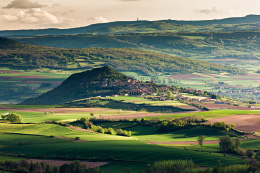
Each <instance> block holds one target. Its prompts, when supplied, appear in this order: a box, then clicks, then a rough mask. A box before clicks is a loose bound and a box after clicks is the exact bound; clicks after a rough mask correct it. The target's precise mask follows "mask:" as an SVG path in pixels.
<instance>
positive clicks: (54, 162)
mask: <svg viewBox="0 0 260 173" xmlns="http://www.w3.org/2000/svg"><path fill="white" fill-rule="evenodd" d="M28 161H29V162H31V161H32V162H33V163H36V162H38V163H40V162H45V163H48V164H49V165H50V166H55V165H57V166H58V167H59V166H61V165H63V164H70V163H71V162H72V161H65V160H41V159H29V160H28ZM80 163H81V164H86V165H87V166H88V167H90V168H95V167H99V166H103V165H106V164H108V162H85V161H81V162H80Z"/></svg>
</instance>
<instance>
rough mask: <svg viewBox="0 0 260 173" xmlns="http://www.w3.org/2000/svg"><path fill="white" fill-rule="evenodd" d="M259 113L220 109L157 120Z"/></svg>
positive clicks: (167, 116) (164, 116)
mask: <svg viewBox="0 0 260 173" xmlns="http://www.w3.org/2000/svg"><path fill="white" fill-rule="evenodd" d="M256 113H259V111H258V110H232V109H219V110H213V111H206V112H196V113H185V114H175V115H162V116H158V117H157V118H160V119H167V118H179V117H185V116H199V117H201V118H205V119H211V118H218V117H225V116H230V115H240V114H256ZM152 118H154V117H145V118H144V119H152Z"/></svg>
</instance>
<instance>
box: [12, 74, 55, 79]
mask: <svg viewBox="0 0 260 173" xmlns="http://www.w3.org/2000/svg"><path fill="white" fill-rule="evenodd" d="M8 77H10V78H27V79H32V78H35V79H39V78H53V76H37V75H28V76H8Z"/></svg>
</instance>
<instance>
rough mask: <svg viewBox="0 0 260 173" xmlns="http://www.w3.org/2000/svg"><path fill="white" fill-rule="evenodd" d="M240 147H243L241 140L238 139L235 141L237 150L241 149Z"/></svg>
mask: <svg viewBox="0 0 260 173" xmlns="http://www.w3.org/2000/svg"><path fill="white" fill-rule="evenodd" d="M240 145H241V141H240V139H239V138H236V139H235V147H236V149H238V148H240Z"/></svg>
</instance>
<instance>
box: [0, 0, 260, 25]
mask: <svg viewBox="0 0 260 173" xmlns="http://www.w3.org/2000/svg"><path fill="white" fill-rule="evenodd" d="M259 6H260V1H259V0H247V1H246V0H218V1H215V0H44V1H43V0H41V1H40V0H0V30H17V29H44V28H74V27H82V26H87V25H90V24H94V23H104V22H113V21H134V20H137V18H138V19H139V20H150V21H153V20H164V19H173V20H209V19H221V18H227V17H240V16H245V15H248V14H260V9H259Z"/></svg>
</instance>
